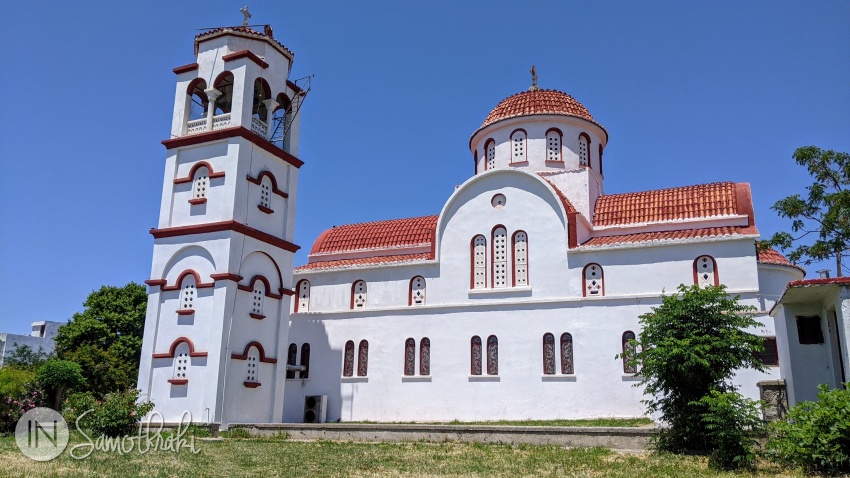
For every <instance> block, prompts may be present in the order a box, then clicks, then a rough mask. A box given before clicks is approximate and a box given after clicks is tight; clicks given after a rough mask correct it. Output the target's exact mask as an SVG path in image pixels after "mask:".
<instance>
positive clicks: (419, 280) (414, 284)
mask: <svg viewBox="0 0 850 478" xmlns="http://www.w3.org/2000/svg"><path fill="white" fill-rule="evenodd" d="M410 305H425V278H424V277H422V276H416V277H414V278H413V280H412V281H410Z"/></svg>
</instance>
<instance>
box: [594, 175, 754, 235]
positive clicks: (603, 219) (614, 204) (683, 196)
mask: <svg viewBox="0 0 850 478" xmlns="http://www.w3.org/2000/svg"><path fill="white" fill-rule="evenodd" d="M734 214H739V210H738V200H737V195H736V191H735V183H731V182H725V183H711V184H699V185H696V186H685V187H679V188H669V189H656V190H652V191H640V192H634V193H624V194H609V195H605V196H600V197H599V199H597V200H596V206H595V208H594V212H593V225H594V226H612V225H626V224H636V223H645V222H657V221H675V220H681V219H693V218H705V217H712V216H725V215H734Z"/></svg>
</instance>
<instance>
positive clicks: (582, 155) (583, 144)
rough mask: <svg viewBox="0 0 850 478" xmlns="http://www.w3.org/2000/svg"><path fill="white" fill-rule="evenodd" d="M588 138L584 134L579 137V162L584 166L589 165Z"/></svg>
mask: <svg viewBox="0 0 850 478" xmlns="http://www.w3.org/2000/svg"><path fill="white" fill-rule="evenodd" d="M587 148H588V146H587V138H586V137H585V136H584V135H581V136H579V137H578V164H580V165H582V166H587V162H588V153H587Z"/></svg>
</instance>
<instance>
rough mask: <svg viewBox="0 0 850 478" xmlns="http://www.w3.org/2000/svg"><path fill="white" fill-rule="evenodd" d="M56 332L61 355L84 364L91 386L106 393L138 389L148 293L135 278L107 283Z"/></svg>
mask: <svg viewBox="0 0 850 478" xmlns="http://www.w3.org/2000/svg"><path fill="white" fill-rule="evenodd" d="M83 305H84V306H85V310H83V311H82V312H78V313H76V314H74V317H73V318H72V319H71V321H70V322H68V323H67V324H66V325H63V326H62V327H60V328H59V331H58V333H57V335H56V348H55V353H56V355H57V356H58V357H60V358H63V359H66V360H72V361H74V362H77V363H78V364H80V365H81V366H82V368H83V376H84V377H85V378H86V382H87V387H88V390H89V391H91V392H92V393H93V394H94V395H95V396H96V397H98V398H100V397H102V396H103V395H105V394H106V393H109V392H114V391H123V390H126V389H129V388H135V386H136V380H137V379H138V374H139V356H140V354H141V350H142V332H143V329H144V324H145V308H146V306H147V292H146V290H145V287H144V286H142V285H140V284H137V283H135V282H131V283H129V284H127V285H125V286H124V287H112V286H103V287H101V288H100V290H97V291H94V292H92V293H91V294H90V295H89V296H88V298H87V299H86V301H85V302H84V303H83Z"/></svg>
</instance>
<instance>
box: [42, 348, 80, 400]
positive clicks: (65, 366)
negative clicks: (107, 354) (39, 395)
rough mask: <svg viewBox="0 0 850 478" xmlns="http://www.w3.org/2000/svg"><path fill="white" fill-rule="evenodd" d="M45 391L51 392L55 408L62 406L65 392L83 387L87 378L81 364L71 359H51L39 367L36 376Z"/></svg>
mask: <svg viewBox="0 0 850 478" xmlns="http://www.w3.org/2000/svg"><path fill="white" fill-rule="evenodd" d="M35 378H36V380H38V383H39V384H40V385H41V386H42V387H43V388H44V391H45V392H47V393H48V394H50V403H51V406H52V407H53V409H55V410H60V409H61V408H62V397H64V396H65V392H66V391H69V390H74V389H76V388H79V387H82V386H83V385H84V384H85V383H86V380H85V379H84V378H83V370H82V368H81V367H80V364H78V363H76V362H71V361H70V360H59V359H50V360H48V361H46V362H44V364H43V365H42V366H41V367H40V368H39V369H38V372H37V373H36V376H35Z"/></svg>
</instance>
